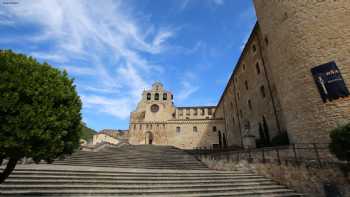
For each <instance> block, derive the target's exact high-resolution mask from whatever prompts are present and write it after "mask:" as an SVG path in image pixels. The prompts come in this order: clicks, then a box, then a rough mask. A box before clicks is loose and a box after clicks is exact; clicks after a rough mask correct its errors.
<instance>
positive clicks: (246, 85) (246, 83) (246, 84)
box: [244, 80, 248, 90]
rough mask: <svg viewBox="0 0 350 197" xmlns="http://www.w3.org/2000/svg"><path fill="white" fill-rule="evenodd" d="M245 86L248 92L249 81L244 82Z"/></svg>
mask: <svg viewBox="0 0 350 197" xmlns="http://www.w3.org/2000/svg"><path fill="white" fill-rule="evenodd" d="M244 85H245V89H246V90H248V81H247V80H245V81H244Z"/></svg>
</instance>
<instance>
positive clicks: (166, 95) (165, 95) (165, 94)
mask: <svg viewBox="0 0 350 197" xmlns="http://www.w3.org/2000/svg"><path fill="white" fill-rule="evenodd" d="M167 99H168V94H167V93H163V100H164V101H165V100H167Z"/></svg>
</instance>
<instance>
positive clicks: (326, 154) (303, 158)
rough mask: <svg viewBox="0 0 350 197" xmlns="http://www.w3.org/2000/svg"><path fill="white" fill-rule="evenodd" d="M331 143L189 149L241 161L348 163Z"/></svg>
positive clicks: (202, 155) (205, 156) (214, 156)
mask: <svg viewBox="0 0 350 197" xmlns="http://www.w3.org/2000/svg"><path fill="white" fill-rule="evenodd" d="M328 145H329V144H325V143H323V144H321V143H308V144H307V143H300V144H291V145H286V146H274V147H264V148H255V149H237V148H236V149H234V148H230V149H205V148H197V149H193V150H190V151H188V152H189V153H190V154H193V155H195V156H197V157H199V159H201V158H207V159H212V160H227V161H231V162H239V161H241V160H246V161H248V162H259V163H277V164H279V165H281V164H282V163H284V164H301V163H304V164H307V165H313V166H319V167H322V166H329V165H338V164H346V162H341V161H339V160H338V159H337V158H336V157H335V156H334V155H332V154H331V153H330V151H329V148H328Z"/></svg>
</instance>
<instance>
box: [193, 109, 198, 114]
mask: <svg viewBox="0 0 350 197" xmlns="http://www.w3.org/2000/svg"><path fill="white" fill-rule="evenodd" d="M193 110H194V112H193V115H195V116H197V115H198V109H197V108H196V109H193Z"/></svg>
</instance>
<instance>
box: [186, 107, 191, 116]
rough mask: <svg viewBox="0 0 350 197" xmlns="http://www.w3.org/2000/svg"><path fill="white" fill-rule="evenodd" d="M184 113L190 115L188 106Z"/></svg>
mask: <svg viewBox="0 0 350 197" xmlns="http://www.w3.org/2000/svg"><path fill="white" fill-rule="evenodd" d="M186 115H188V116H189V115H191V114H190V108H187V109H186Z"/></svg>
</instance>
